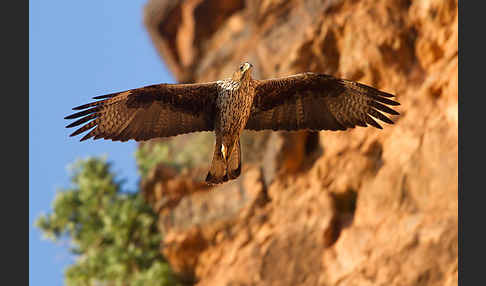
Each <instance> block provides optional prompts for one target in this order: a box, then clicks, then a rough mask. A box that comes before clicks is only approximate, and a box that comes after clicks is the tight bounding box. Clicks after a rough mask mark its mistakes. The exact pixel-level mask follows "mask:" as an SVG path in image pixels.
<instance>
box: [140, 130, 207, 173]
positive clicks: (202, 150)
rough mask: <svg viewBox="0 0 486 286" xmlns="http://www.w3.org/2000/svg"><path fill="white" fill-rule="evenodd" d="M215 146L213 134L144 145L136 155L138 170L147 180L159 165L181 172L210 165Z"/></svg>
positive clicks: (188, 136)
mask: <svg viewBox="0 0 486 286" xmlns="http://www.w3.org/2000/svg"><path fill="white" fill-rule="evenodd" d="M213 144H214V134H213V133H211V132H198V133H192V134H184V135H179V136H177V137H172V138H170V139H163V140H161V141H159V142H150V144H142V145H141V146H140V147H139V148H138V149H137V151H136V153H135V158H136V160H137V165H138V170H139V172H140V175H141V177H142V178H145V177H146V176H147V174H148V173H149V171H150V170H152V169H153V168H154V167H155V166H157V164H159V163H163V164H165V165H168V166H171V167H174V168H175V169H176V170H178V171H179V172H182V171H187V170H188V169H191V168H194V167H198V166H201V165H204V164H209V162H210V159H211V156H212V155H213V153H212V151H213V149H212V148H213Z"/></svg>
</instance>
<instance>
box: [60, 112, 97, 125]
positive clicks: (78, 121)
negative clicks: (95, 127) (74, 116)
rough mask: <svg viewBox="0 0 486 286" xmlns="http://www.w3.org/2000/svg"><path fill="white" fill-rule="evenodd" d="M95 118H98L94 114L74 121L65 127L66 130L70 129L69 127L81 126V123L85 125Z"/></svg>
mask: <svg viewBox="0 0 486 286" xmlns="http://www.w3.org/2000/svg"><path fill="white" fill-rule="evenodd" d="M96 116H98V114H96V113H94V114H90V115H88V116H85V117H83V118H81V119H78V120H76V121H74V122H73V123H71V124H69V125H68V126H66V128H71V127H74V126H78V125H80V124H83V123H85V122H87V121H89V120H91V119H93V118H96Z"/></svg>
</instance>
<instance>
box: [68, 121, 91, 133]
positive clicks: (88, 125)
mask: <svg viewBox="0 0 486 286" xmlns="http://www.w3.org/2000/svg"><path fill="white" fill-rule="evenodd" d="M96 124H97V122H96V120H94V121H91V122H89V123H88V124H85V125H83V126H82V127H81V128H79V129H77V130H76V131H74V132H73V133H71V135H69V136H71V137H72V136H76V135H78V134H79V133H83V132H84V131H86V130H88V129H90V128H92V127H93V126H95V125H96Z"/></svg>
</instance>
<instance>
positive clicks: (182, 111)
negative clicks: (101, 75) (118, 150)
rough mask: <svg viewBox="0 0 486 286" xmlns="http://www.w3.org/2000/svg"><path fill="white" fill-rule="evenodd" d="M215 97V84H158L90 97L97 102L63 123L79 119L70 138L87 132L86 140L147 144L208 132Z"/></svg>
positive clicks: (211, 123)
mask: <svg viewBox="0 0 486 286" xmlns="http://www.w3.org/2000/svg"><path fill="white" fill-rule="evenodd" d="M217 93H218V86H217V84H216V83H215V82H210V83H201V84H158V85H151V86H146V87H142V88H136V89H131V90H127V91H123V92H117V93H112V94H107V95H102V96H97V97H94V99H99V100H98V101H95V102H92V103H88V104H85V105H81V106H78V107H75V108H73V110H82V111H79V112H77V113H74V114H71V115H69V116H66V117H65V119H74V118H80V119H78V120H76V121H75V122H73V123H71V124H69V125H68V126H66V127H74V126H78V125H81V124H84V125H82V126H81V127H80V128H79V129H77V130H76V131H74V132H73V133H72V134H71V136H75V135H78V134H80V133H82V132H85V131H88V130H90V129H91V128H93V129H92V130H91V131H89V132H88V133H87V134H86V135H85V136H84V137H83V138H81V141H83V140H86V139H88V138H93V139H99V138H104V139H111V140H113V141H127V140H129V139H135V140H137V141H139V140H148V139H151V138H154V137H168V136H174V135H178V134H183V133H189V132H195V131H211V130H213V128H214V127H213V122H214V106H215V100H216V97H217Z"/></svg>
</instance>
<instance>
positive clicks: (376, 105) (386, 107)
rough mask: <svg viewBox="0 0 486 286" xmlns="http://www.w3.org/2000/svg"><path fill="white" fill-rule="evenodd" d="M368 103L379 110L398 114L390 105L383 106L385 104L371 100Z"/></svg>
mask: <svg viewBox="0 0 486 286" xmlns="http://www.w3.org/2000/svg"><path fill="white" fill-rule="evenodd" d="M370 105H371V106H373V107H374V108H376V109H378V110H379V111H383V112H386V113H390V114H393V115H400V113H398V112H397V111H395V110H393V109H391V108H390V107H388V106H385V105H383V104H381V103H379V102H376V101H371V102H370Z"/></svg>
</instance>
